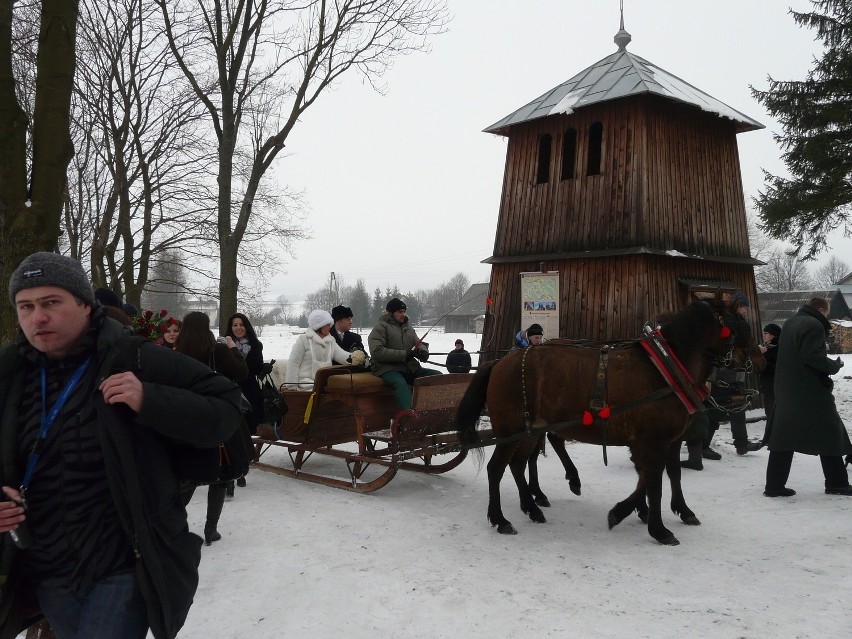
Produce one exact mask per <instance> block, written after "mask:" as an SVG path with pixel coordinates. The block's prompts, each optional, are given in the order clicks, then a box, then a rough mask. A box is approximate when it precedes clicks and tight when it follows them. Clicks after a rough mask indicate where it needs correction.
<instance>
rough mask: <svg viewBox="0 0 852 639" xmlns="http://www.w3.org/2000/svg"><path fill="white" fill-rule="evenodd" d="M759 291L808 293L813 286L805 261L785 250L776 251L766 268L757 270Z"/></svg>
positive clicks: (767, 262)
mask: <svg viewBox="0 0 852 639" xmlns="http://www.w3.org/2000/svg"><path fill="white" fill-rule="evenodd" d="M754 279H755V283H756V284H757V290H758V291H760V292H776V291H806V290H808V289H810V288H811V287H812V286H813V282H812V280H811V276H810V273H809V272H808V267H807V265H806V263H805V261H804V260H803V259H801V258H799V257H798V256H797V255H794V254H791V253H788V252H786V251H784V250H783V249H780V248H777V249H775V250H774V251H773V252H772V254H771V255H770V256H769V258H768V259H767V261H766V266H761V267H759V268H756V269H755V273H754Z"/></svg>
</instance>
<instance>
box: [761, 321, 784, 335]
mask: <svg viewBox="0 0 852 639" xmlns="http://www.w3.org/2000/svg"><path fill="white" fill-rule="evenodd" d="M763 332H764V333H769V334H770V335H772V336H774V337H778V336H779V335H780V334H781V327H780V326H778V324H767V325H766V326H764V327H763Z"/></svg>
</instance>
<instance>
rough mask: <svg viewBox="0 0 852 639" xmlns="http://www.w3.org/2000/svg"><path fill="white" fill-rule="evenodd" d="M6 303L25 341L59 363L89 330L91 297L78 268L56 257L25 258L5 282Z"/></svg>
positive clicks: (70, 262) (80, 268)
mask: <svg viewBox="0 0 852 639" xmlns="http://www.w3.org/2000/svg"><path fill="white" fill-rule="evenodd" d="M9 299H10V300H11V301H12V305H13V306H14V307H15V308H16V310H17V312H18V324H19V325H20V327H21V331H23V333H24V336H25V337H26V338H27V341H28V342H29V343H30V344H32V345H33V346H34V347H35V348H36V349H37V350H39V351H41V352H42V353H44V356H45V357H47V358H48V359H62V358H64V357H65V356H66V355H67V354H68V353H69V352H70V351H71V350H73V349H74V348H75V347H76V346H77V344H79V343H80V342H81V341H82V339H83V337H84V336H85V334H86V332H87V331H88V329H89V324H90V318H91V315H92V307H93V306H95V304H96V302H95V293H94V291H93V290H92V285H91V284H90V283H89V278H88V277H86V272H85V271H84V270H83V267H82V265H81V264H80V262H78V261H77V260H73V259H71V258H70V257H65V256H64V255H58V254H56V253H46V252H41V253H33V254H32V255H30V256H28V257H25V258H24V260H23V261H22V262H21V264H20V266H18V268H17V269H15V272H14V273H12V277H11V278H9Z"/></svg>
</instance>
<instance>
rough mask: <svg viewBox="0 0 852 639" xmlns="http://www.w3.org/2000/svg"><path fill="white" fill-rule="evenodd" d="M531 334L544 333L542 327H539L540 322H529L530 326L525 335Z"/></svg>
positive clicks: (529, 335)
mask: <svg viewBox="0 0 852 639" xmlns="http://www.w3.org/2000/svg"><path fill="white" fill-rule="evenodd" d="M533 335H544V329H543V328H542V327H541V324H530V327H529V328H528V329H527V337H532V336H533Z"/></svg>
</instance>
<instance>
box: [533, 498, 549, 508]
mask: <svg viewBox="0 0 852 639" xmlns="http://www.w3.org/2000/svg"><path fill="white" fill-rule="evenodd" d="M535 505H536V506H541V507H542V508H550V500H548V499H547V497H545V496H544V495H541V496H540V497H536V498H535Z"/></svg>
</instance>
